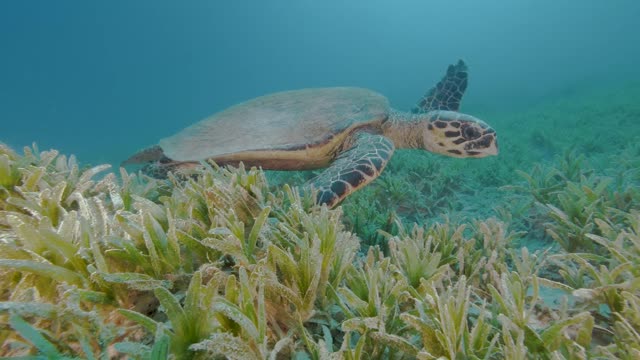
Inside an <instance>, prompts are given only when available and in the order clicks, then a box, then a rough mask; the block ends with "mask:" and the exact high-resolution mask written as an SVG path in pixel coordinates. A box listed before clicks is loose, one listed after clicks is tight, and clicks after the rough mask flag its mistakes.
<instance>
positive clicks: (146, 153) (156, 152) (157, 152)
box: [120, 145, 167, 166]
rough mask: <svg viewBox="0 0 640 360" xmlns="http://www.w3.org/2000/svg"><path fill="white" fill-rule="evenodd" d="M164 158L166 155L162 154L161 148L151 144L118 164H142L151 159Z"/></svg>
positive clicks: (151, 160)
mask: <svg viewBox="0 0 640 360" xmlns="http://www.w3.org/2000/svg"><path fill="white" fill-rule="evenodd" d="M166 158H167V157H166V156H165V155H164V151H162V148H161V147H160V146H158V145H153V146H151V147H148V148H146V149H142V150H140V151H138V152H137V153H135V154H133V155H131V156H130V157H129V158H128V159H127V160H125V161H123V162H122V163H120V166H125V165H129V164H144V163H149V162H153V161H161V160H164V159H166Z"/></svg>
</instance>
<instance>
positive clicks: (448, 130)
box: [423, 110, 498, 158]
mask: <svg viewBox="0 0 640 360" xmlns="http://www.w3.org/2000/svg"><path fill="white" fill-rule="evenodd" d="M424 116H426V117H427V119H425V120H426V121H424V123H425V126H424V131H423V144H424V147H425V149H426V150H429V151H431V152H434V153H437V154H441V155H447V156H453V157H459V158H463V157H473V158H481V157H485V156H490V155H498V134H496V132H495V130H493V129H492V128H491V127H490V126H489V125H487V124H486V123H485V122H484V121H482V120H480V119H477V118H475V117H473V116H471V115H466V114H462V113H459V112H455V111H443V110H437V111H431V112H429V113H426V114H424Z"/></svg>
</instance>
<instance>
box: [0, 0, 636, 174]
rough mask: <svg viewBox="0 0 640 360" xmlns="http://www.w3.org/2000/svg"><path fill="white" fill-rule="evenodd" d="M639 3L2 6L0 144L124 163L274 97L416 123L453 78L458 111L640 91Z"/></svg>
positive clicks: (473, 0) (403, 0) (243, 0)
mask: <svg viewBox="0 0 640 360" xmlns="http://www.w3.org/2000/svg"><path fill="white" fill-rule="evenodd" d="M638 18H640V1H637V0H617V1H602V0H581V1H575V0H574V1H568V0H567V1H561V0H560V1H559V0H543V1H541V0H535V1H533V0H530V1H525V0H521V1H497V0H492V1H477V0H463V1H426V0H411V1H409V0H394V1H390V0H388V1H382V0H322V1H312V0H253V1H249V0H233V1H213V0H212V1H189V2H178V1H165V0H162V1H158V0H153V1H150V0H146V1H125V0H121V1H103V2H97V1H79V0H78V1H71V0H58V1H19V0H4V1H2V2H0V124H1V127H0V141H2V142H5V143H8V144H9V145H11V146H13V147H18V148H19V147H22V146H24V145H29V144H31V143H32V142H37V143H38V145H39V146H40V148H41V149H47V148H57V149H60V150H61V151H62V152H64V153H74V154H76V155H77V156H78V157H79V158H80V160H81V161H84V162H88V163H93V164H95V163H103V162H112V163H118V162H119V161H120V160H122V159H124V158H126V157H127V156H128V155H129V154H131V153H132V152H134V151H136V150H138V149H140V148H142V147H144V146H147V145H150V144H154V143H155V142H156V141H157V139H158V138H160V137H163V136H167V135H170V134H172V133H173V132H175V131H177V130H179V129H181V128H182V127H184V126H186V125H188V124H190V123H192V122H194V121H196V120H199V119H200V118H202V117H204V116H206V115H208V114H211V113H213V112H215V111H218V110H221V109H223V108H225V107H227V106H229V105H232V104H234V103H236V102H238V101H242V100H245V99H248V98H251V97H253V96H257V95H261V94H264V93H268V92H273V91H277V90H284V89H292V88H301V87H316V86H333V85H354V86H363V87H369V88H373V89H375V90H377V91H379V92H381V93H384V94H386V95H387V96H388V97H389V98H390V99H391V101H392V103H393V105H394V106H395V107H397V108H401V109H409V108H410V107H411V105H413V103H414V102H415V101H416V100H417V98H418V97H419V96H420V95H421V94H422V93H423V92H424V91H425V90H427V89H428V88H429V87H431V86H432V84H433V83H435V82H436V81H437V80H438V79H439V78H440V76H441V75H442V73H443V72H444V70H445V69H446V66H447V65H448V64H449V63H451V62H454V61H456V60H457V59H458V58H464V59H465V60H466V62H467V63H468V64H469V66H470V69H471V80H470V86H469V90H468V92H467V95H466V97H465V101H464V104H463V110H465V111H466V112H469V111H470V110H473V109H478V110H480V111H482V109H484V110H485V111H489V110H491V111H494V110H496V109H509V108H514V107H521V108H522V107H527V106H531V105H533V104H536V103H537V102H539V101H542V100H543V99H548V98H553V97H557V96H561V95H562V94H564V93H565V92H571V91H573V90H574V89H576V88H583V87H600V86H615V84H617V83H621V82H625V81H637V80H638V79H640V67H639V66H638V63H639V60H640V46H638V44H640V31H639V30H638V25H637V21H638Z"/></svg>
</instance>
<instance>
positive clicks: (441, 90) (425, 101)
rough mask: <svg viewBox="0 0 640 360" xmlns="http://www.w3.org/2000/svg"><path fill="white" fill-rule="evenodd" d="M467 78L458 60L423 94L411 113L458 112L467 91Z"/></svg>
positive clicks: (462, 64)
mask: <svg viewBox="0 0 640 360" xmlns="http://www.w3.org/2000/svg"><path fill="white" fill-rule="evenodd" d="M468 77H469V73H468V69H467V65H466V64H465V63H464V61H462V60H458V63H457V64H455V65H453V64H451V65H449V68H447V73H446V74H445V75H444V77H443V78H442V80H440V82H438V83H437V84H436V86H434V87H433V88H431V89H430V90H429V91H427V92H426V94H424V96H423V97H422V98H421V99H420V100H419V101H418V103H417V104H416V105H415V106H414V107H413V109H411V112H412V113H414V114H419V113H426V112H429V111H432V110H450V111H458V109H460V101H462V96H463V95H464V92H465V90H467V81H468Z"/></svg>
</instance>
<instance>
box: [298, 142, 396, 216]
mask: <svg viewBox="0 0 640 360" xmlns="http://www.w3.org/2000/svg"><path fill="white" fill-rule="evenodd" d="M354 136H355V138H354V140H353V145H352V146H351V148H349V149H348V150H346V151H344V152H343V153H341V154H339V155H338V157H337V158H336V160H335V161H334V162H333V163H332V164H331V166H330V167H329V168H327V169H326V170H325V171H324V172H322V173H321V174H319V175H318V176H317V177H315V178H313V179H311V180H310V181H309V183H308V185H310V186H311V187H313V188H314V189H317V190H318V195H317V199H316V200H317V202H318V204H327V206H329V207H333V206H335V205H337V204H338V203H339V202H340V201H342V200H343V199H344V198H345V197H347V196H348V195H349V194H351V193H352V192H354V191H356V190H358V189H360V188H361V187H363V186H365V185H367V184H368V183H370V182H371V181H373V180H374V179H375V178H377V177H378V176H379V175H380V173H382V170H384V167H385V166H386V165H387V163H388V162H389V159H390V158H391V156H392V155H393V151H394V149H395V148H394V146H393V142H391V140H389V139H388V138H386V137H384V136H382V135H375V134H370V133H366V132H362V133H358V134H356V135H354Z"/></svg>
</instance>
